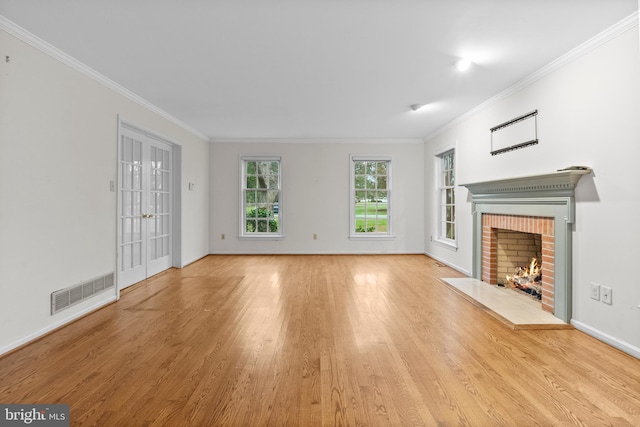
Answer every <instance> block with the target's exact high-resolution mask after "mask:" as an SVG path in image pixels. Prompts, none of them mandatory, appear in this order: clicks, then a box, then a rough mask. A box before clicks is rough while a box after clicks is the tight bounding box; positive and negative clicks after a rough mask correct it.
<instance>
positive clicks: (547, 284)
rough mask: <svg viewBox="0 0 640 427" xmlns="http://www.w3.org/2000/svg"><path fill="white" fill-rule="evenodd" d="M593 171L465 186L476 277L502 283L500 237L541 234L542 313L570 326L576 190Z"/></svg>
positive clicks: (558, 173) (582, 170)
mask: <svg viewBox="0 0 640 427" xmlns="http://www.w3.org/2000/svg"><path fill="white" fill-rule="evenodd" d="M590 172H591V170H590V169H588V168H586V169H571V170H563V171H558V172H554V173H550V174H544V175H534V176H526V177H518V178H510V179H504V180H498V181H486V182H478V183H471V184H463V186H464V187H467V189H468V190H469V192H470V193H471V198H472V213H473V270H472V276H473V277H474V278H476V279H479V280H482V281H483V282H486V283H487V284H492V285H495V284H497V283H498V279H499V277H498V268H499V262H498V255H499V248H498V246H499V239H498V237H499V235H500V233H504V232H517V233H530V234H535V235H540V241H541V248H540V249H541V254H540V255H541V264H542V298H541V309H543V310H545V311H548V312H550V313H552V314H553V315H554V316H555V317H557V318H559V319H561V320H562V321H564V322H567V323H569V322H570V320H571V299H572V294H571V287H572V282H571V259H572V245H571V235H572V227H573V224H574V221H575V201H574V191H575V186H576V185H577V183H578V181H579V179H580V178H581V177H582V175H585V174H588V173H590Z"/></svg>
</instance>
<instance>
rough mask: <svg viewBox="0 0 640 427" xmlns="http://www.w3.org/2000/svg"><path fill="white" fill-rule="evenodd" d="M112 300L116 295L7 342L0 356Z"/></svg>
mask: <svg viewBox="0 0 640 427" xmlns="http://www.w3.org/2000/svg"><path fill="white" fill-rule="evenodd" d="M114 301H116V296H115V295H113V296H111V297H109V298H107V299H106V300H102V301H100V302H98V303H96V304H94V305H92V306H90V307H87V308H85V309H84V310H82V311H79V312H77V313H75V314H73V315H71V316H68V317H65V318H63V319H60V320H58V321H57V322H55V323H52V324H51V325H48V326H47V327H46V328H43V329H40V330H39V331H36V332H34V333H32V334H29V335H27V336H25V337H22V338H20V339H19V340H17V341H14V342H12V343H10V344H7V345H5V346H3V347H0V356H2V355H3V354H5V353H8V352H10V351H11V350H15V349H16V348H18V347H20V346H22V345H24V344H27V343H29V342H31V341H35V340H37V339H38V338H40V337H42V336H44V335H46V334H48V333H49V332H51V331H53V330H55V329H58V328H60V327H62V326H65V325H66V324H67V323H71V322H73V321H74V320H76V319H79V318H80V317H82V316H86V315H87V314H89V313H91V312H93V311H95V310H97V309H99V308H101V307H104V306H105V305H107V304H110V303H112V302H114Z"/></svg>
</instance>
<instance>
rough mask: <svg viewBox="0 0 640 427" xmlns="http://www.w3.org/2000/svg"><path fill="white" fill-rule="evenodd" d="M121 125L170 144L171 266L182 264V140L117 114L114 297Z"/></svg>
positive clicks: (117, 294)
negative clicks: (170, 137)
mask: <svg viewBox="0 0 640 427" xmlns="http://www.w3.org/2000/svg"><path fill="white" fill-rule="evenodd" d="M122 129H128V130H130V131H133V132H137V133H140V134H142V135H144V136H147V137H149V138H151V139H155V140H156V141H159V142H162V143H165V144H169V145H170V146H171V148H172V150H173V156H172V157H173V164H172V167H173V173H172V181H171V184H172V186H173V189H172V190H173V191H172V200H171V209H172V221H171V234H172V236H171V266H172V267H177V268H182V144H180V143H179V142H177V141H174V140H172V139H169V138H166V137H164V136H162V135H160V134H158V133H156V132H154V131H151V130H149V129H147V128H145V127H143V126H139V125H137V124H134V123H132V122H130V121H128V120H124V119H122V118H121V117H120V116H119V115H118V137H117V141H116V144H117V145H116V147H117V148H116V187H115V190H116V211H115V221H116V236H115V237H116V238H115V244H116V269H115V271H116V280H115V282H116V286H115V287H116V290H115V292H116V299H117V300H118V299H120V277H119V276H120V267H121V259H120V257H121V253H120V239H121V236H122V234H121V231H122V230H121V224H120V221H119V220H118V218H119V212H120V209H121V208H122V206H121V201H120V191H119V190H120V184H121V180H122V170H121V169H122V168H121V162H120V156H121V154H122V153H121V152H120V151H121V147H120V146H121V144H120V140H121V138H122Z"/></svg>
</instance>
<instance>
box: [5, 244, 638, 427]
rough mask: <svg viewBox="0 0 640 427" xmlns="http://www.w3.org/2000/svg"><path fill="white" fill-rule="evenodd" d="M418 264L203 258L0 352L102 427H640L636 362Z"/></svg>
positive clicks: (40, 398) (8, 381) (37, 388)
mask: <svg viewBox="0 0 640 427" xmlns="http://www.w3.org/2000/svg"><path fill="white" fill-rule="evenodd" d="M441 277H461V275H460V274H459V273H456V272H455V271H453V270H451V269H449V268H447V267H442V266H440V265H439V264H438V263H436V262H435V261H434V260H432V259H430V258H428V257H425V256H422V255H374V256H356V255H353V256H333V255H318V256H315V255H304V256H289V255H280V256H209V257H207V258H205V259H203V260H201V261H198V262H197V263H194V264H192V265H190V266H188V267H186V268H184V269H182V270H169V271H167V272H165V273H162V274H160V275H158V276H155V277H153V278H151V279H149V280H146V281H145V282H142V283H140V284H138V285H135V286H133V287H131V288H129V289H127V290H126V291H124V292H123V295H122V298H121V300H120V301H119V302H117V303H114V304H111V305H109V306H107V307H105V308H103V309H101V310H99V311H97V312H95V313H93V314H91V315H89V316H87V317H85V318H83V319H81V320H79V321H77V322H75V323H73V324H71V325H69V326H67V327H65V328H62V329H60V330H58V331H56V332H54V333H52V334H50V335H48V336H46V337H44V338H43V339H41V340H39V341H37V342H34V343H32V344H30V345H28V346H25V347H23V348H21V349H19V350H17V351H15V352H13V353H11V354H9V355H6V356H5V357H2V358H0V402H2V403H66V404H70V405H71V421H72V422H71V424H72V425H96V426H138V425H145V426H182V425H189V426H191V425H193V426H214V425H216V426H217V425H233V426H262V425H274V426H275V425H290V426H307V425H308V426H320V425H326V426H334V425H335V426H337V425H345V426H365V425H367V426H387V425H390V426H405V425H416V426H419V425H424V426H458V425H467V426H534V425H541V426H569V425H571V426H601V425H612V426H639V425H640V360H638V359H635V358H633V357H631V356H629V355H626V354H624V353H622V352H620V351H618V350H616V349H614V348H612V347H609V346H608V345H606V344H604V343H602V342H599V341H597V340H595V339H593V338H591V337H589V336H587V335H585V334H583V333H582V332H580V331H577V330H533V331H531V330H512V329H510V328H507V327H505V325H504V324H502V323H501V322H499V321H498V320H496V319H494V318H493V317H492V316H490V315H489V314H488V313H486V312H485V311H483V310H482V309H481V308H479V307H477V306H476V305H474V304H472V303H470V302H469V301H467V300H465V299H464V298H463V297H461V296H460V295H459V294H458V293H456V292H453V291H452V290H451V289H450V288H449V287H448V286H447V285H445V284H443V283H442V282H440V281H439V280H438V278H441Z"/></svg>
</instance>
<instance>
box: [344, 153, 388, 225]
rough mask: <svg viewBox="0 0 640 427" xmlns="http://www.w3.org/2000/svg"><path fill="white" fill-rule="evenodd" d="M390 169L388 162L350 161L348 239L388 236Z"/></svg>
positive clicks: (355, 158) (368, 159)
mask: <svg viewBox="0 0 640 427" xmlns="http://www.w3.org/2000/svg"><path fill="white" fill-rule="evenodd" d="M390 169H391V160H390V159H385V158H375V157H372V158H362V157H353V158H352V174H351V183H352V185H351V187H352V189H351V193H352V194H351V196H352V197H351V199H352V212H351V215H352V218H351V235H352V236H375V235H381V234H382V235H389V234H390V231H391V230H390V228H391V227H390V218H391V215H390V196H391V193H390V191H391V190H390V185H389V184H390V182H389V181H390V180H389V177H390Z"/></svg>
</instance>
